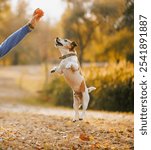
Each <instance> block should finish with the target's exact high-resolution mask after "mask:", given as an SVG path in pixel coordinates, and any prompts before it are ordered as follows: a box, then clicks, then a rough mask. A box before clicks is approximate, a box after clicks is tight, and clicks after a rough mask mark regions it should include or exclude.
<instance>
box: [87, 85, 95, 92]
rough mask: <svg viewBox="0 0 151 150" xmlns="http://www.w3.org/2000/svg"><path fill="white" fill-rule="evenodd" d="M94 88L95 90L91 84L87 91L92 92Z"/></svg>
mask: <svg viewBox="0 0 151 150" xmlns="http://www.w3.org/2000/svg"><path fill="white" fill-rule="evenodd" d="M94 90H96V88H95V87H93V86H91V87H89V88H88V92H89V93H90V92H92V91H94Z"/></svg>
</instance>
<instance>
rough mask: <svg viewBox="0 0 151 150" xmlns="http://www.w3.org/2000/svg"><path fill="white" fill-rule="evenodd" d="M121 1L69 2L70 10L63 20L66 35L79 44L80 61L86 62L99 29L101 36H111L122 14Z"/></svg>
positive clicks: (80, 0)
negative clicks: (89, 48)
mask: <svg viewBox="0 0 151 150" xmlns="http://www.w3.org/2000/svg"><path fill="white" fill-rule="evenodd" d="M119 5H120V2H119V0H114V2H111V1H109V0H107V1H101V0H100V1H98V0H94V1H91V0H84V1H82V0H78V1H73V0H68V8H67V10H66V11H65V14H64V16H63V18H62V26H63V29H64V35H65V36H66V37H67V38H71V39H74V40H76V41H77V42H78V43H79V49H80V50H79V61H80V63H82V62H83V60H84V53H85V50H86V48H88V47H89V46H90V44H91V42H92V41H93V38H95V34H97V32H98V29H97V28H99V29H100V31H99V32H100V34H103V33H105V34H111V33H112V31H111V30H112V29H113V25H114V21H115V19H117V16H119V14H120V10H119Z"/></svg>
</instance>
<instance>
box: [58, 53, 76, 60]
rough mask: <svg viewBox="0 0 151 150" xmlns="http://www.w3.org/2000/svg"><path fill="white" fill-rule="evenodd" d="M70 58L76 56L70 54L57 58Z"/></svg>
mask: <svg viewBox="0 0 151 150" xmlns="http://www.w3.org/2000/svg"><path fill="white" fill-rule="evenodd" d="M71 56H77V55H76V54H75V53H70V54H67V55H63V56H61V57H59V59H66V58H68V57H71Z"/></svg>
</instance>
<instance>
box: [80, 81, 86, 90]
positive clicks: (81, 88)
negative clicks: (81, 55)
mask: <svg viewBox="0 0 151 150" xmlns="http://www.w3.org/2000/svg"><path fill="white" fill-rule="evenodd" d="M84 91H85V82H84V81H82V82H81V85H80V92H84Z"/></svg>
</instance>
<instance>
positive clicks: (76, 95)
mask: <svg viewBox="0 0 151 150" xmlns="http://www.w3.org/2000/svg"><path fill="white" fill-rule="evenodd" d="M74 96H75V97H76V99H78V100H82V92H74Z"/></svg>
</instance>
